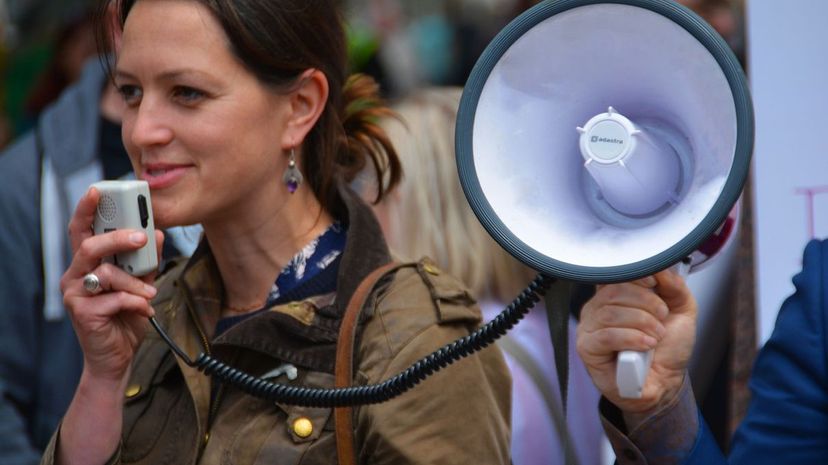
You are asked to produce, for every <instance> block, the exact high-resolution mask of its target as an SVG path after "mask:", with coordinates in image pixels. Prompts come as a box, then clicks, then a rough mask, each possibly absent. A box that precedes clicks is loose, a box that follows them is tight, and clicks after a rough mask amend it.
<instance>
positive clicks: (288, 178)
mask: <svg viewBox="0 0 828 465" xmlns="http://www.w3.org/2000/svg"><path fill="white" fill-rule="evenodd" d="M302 179H303V178H302V172H301V171H299V168H297V167H296V150H295V149H294V148H293V147H291V148H290V160H289V161H288V167H287V169H286V170H285V174H283V175H282V182H284V183H285V185H286V186H287V188H288V192H290V193H291V194H293V193H294V192H296V189H298V188H299V185H300V184H302Z"/></svg>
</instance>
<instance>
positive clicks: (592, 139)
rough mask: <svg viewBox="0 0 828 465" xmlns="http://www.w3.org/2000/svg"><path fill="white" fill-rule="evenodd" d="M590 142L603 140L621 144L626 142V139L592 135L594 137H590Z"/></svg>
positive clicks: (606, 142)
mask: <svg viewBox="0 0 828 465" xmlns="http://www.w3.org/2000/svg"><path fill="white" fill-rule="evenodd" d="M590 142H592V143H595V142H603V143H605V144H619V145H623V144H624V141H623V140H621V139H609V138H606V137H599V136H592V138H591V139H590Z"/></svg>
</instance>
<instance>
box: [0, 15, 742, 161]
mask: <svg viewBox="0 0 828 465" xmlns="http://www.w3.org/2000/svg"><path fill="white" fill-rule="evenodd" d="M344 1H345V3H346V11H347V22H348V24H349V25H350V30H349V33H350V52H351V60H352V65H353V67H354V69H355V70H358V71H362V72H366V73H368V74H371V75H373V76H374V77H375V78H376V79H377V80H378V81H379V82H380V83H381V85H382V90H383V92H384V93H385V95H386V96H387V97H390V98H401V97H404V96H406V95H409V94H411V93H412V91H414V90H416V89H418V88H422V87H426V86H430V85H447V86H462V85H463V84H464V83H465V80H466V78H467V76H468V74H469V72H470V71H471V69H472V67H473V66H474V64H475V62H476V61H477V59H478V57H479V56H480V54H481V53H482V52H483V50H484V49H485V47H486V45H487V44H488V43H489V42H490V41H491V40H492V39H493V38H494V36H495V35H496V34H497V32H498V31H500V30H501V29H502V28H503V27H504V26H505V25H506V24H508V22H509V21H511V20H512V19H513V18H514V17H515V16H517V15H518V14H519V13H521V12H522V11H524V10H526V9H527V8H529V7H531V6H533V5H534V4H535V3H538V1H537V0H344ZM679 2H680V3H683V4H685V5H686V6H688V7H690V8H692V9H694V10H695V11H696V12H697V13H699V14H700V15H701V16H702V17H703V18H704V19H705V20H707V21H708V22H709V23H710V24H711V25H712V26H713V27H714V28H715V29H716V30H717V31H719V32H720V34H722V36H723V37H724V38H725V39H726V40H727V42H728V43H729V44H730V45H731V47H733V48H734V50H735V51H736V52H737V55H738V56H739V58H740V59H741V58H742V56H743V53H742V52H743V49H744V44H743V34H742V32H743V31H742V29H743V20H742V17H743V15H742V13H743V0H679ZM96 3H97V2H95V0H61V1H59V2H58V1H54V0H0V148H2V147H4V146H5V145H6V144H7V143H8V142H9V141H10V140H12V139H13V138H14V137H15V136H17V135H20V134H22V133H23V132H25V131H26V130H27V129H29V128H30V127H31V126H32V124H33V121H35V119H36V117H37V115H38V114H39V113H40V111H42V110H43V108H44V107H45V106H47V105H48V104H49V103H50V102H52V101H53V100H54V99H55V98H57V96H58V95H59V94H60V92H61V90H63V89H64V88H65V87H66V86H67V85H69V84H70V83H72V82H73V81H74V80H75V79H77V78H78V76H79V74H80V70H81V69H82V67H83V63H84V62H85V61H86V60H87V59H89V58H90V57H92V56H94V55H95V53H96V45H95V38H94V33H93V24H92V18H93V12H94V6H95V4H96Z"/></svg>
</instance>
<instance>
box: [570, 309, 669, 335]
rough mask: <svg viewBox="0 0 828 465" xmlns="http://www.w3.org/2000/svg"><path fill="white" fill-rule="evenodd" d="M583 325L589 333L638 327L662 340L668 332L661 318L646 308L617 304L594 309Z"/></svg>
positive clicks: (637, 328)
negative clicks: (606, 329)
mask: <svg viewBox="0 0 828 465" xmlns="http://www.w3.org/2000/svg"><path fill="white" fill-rule="evenodd" d="M582 327H583V330H584V331H585V332H587V333H591V332H595V331H599V330H601V329H603V328H626V329H636V330H639V331H641V332H643V333H644V334H647V335H648V336H650V337H652V338H654V339H656V340H661V338H663V337H664V335H665V334H666V332H667V329H666V328H665V327H664V324H663V323H662V322H661V320H660V319H659V318H657V317H656V316H654V315H653V314H651V313H649V312H647V311H646V310H642V309H640V308H633V307H619V306H615V305H607V306H602V307H600V308H598V309H595V310H593V313H592V314H591V315H590V316H589V317H588V318H586V319H584V323H583V325H582Z"/></svg>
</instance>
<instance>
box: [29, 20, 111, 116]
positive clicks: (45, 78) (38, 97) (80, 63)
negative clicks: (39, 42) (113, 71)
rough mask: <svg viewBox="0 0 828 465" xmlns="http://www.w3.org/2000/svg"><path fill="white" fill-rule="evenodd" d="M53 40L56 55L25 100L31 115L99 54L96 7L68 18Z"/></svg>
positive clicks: (56, 94) (53, 53)
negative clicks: (94, 12)
mask: <svg viewBox="0 0 828 465" xmlns="http://www.w3.org/2000/svg"><path fill="white" fill-rule="evenodd" d="M52 42H53V44H54V46H53V50H52V58H51V60H50V61H49V63H48V64H47V65H46V68H45V69H44V70H43V71H42V72H41V73H40V76H39V77H38V78H37V81H36V82H35V85H34V87H33V88H32V89H31V91H30V92H29V96H28V98H27V99H26V102H25V111H26V114H27V115H26V116H27V117H29V118H36V117H37V115H39V114H40V112H41V111H43V109H44V108H46V106H47V105H49V104H50V103H52V102H53V101H54V100H55V99H57V98H58V96H60V94H61V93H62V92H63V90H64V89H65V88H66V87H67V86H69V85H71V84H72V83H74V82H75V81H76V80H78V79H79V78H80V76H81V73H82V72H83V69H84V65H85V64H86V62H87V61H88V60H89V58H91V57H95V56H97V46H96V44H95V30H94V21H93V13H92V11H89V12H87V13H85V14H82V15H80V16H78V17H76V18H74V19H71V20H69V21H68V22H66V24H64V25H63V27H61V29H60V31H58V33H57V35H56V36H55V38H54V40H53V41H52Z"/></svg>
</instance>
